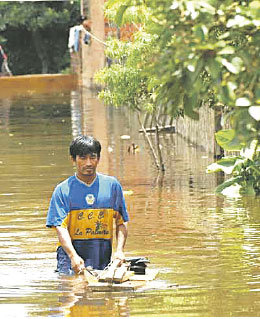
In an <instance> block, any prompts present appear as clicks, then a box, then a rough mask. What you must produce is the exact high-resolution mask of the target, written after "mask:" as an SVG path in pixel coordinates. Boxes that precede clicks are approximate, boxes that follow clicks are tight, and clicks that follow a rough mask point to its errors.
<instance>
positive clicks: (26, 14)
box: [0, 0, 80, 74]
mask: <svg viewBox="0 0 260 319" xmlns="http://www.w3.org/2000/svg"><path fill="white" fill-rule="evenodd" d="M79 9H80V3H79V0H77V1H74V2H73V3H71V2H69V1H65V2H56V1H55V2H51V1H49V2H47V1H46V2H44V1H43V2H21V3H20V2H0V39H5V41H4V48H5V51H6V52H7V54H8V62H9V66H10V68H11V70H12V72H13V74H30V73H41V72H42V71H45V72H48V73H57V72H60V71H61V70H62V69H64V68H66V67H68V66H69V61H70V60H69V53H68V48H67V41H68V32H69V27H71V26H72V25H74V24H75V23H77V20H78V17H79V15H80V12H79Z"/></svg>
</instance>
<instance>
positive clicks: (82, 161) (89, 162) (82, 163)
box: [75, 153, 99, 177]
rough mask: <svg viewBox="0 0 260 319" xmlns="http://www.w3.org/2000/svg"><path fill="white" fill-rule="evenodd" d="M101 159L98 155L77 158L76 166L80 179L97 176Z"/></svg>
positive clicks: (91, 154) (92, 154)
mask: <svg viewBox="0 0 260 319" xmlns="http://www.w3.org/2000/svg"><path fill="white" fill-rule="evenodd" d="M98 163H99V158H98V156H97V154H96V153H90V154H86V155H83V156H79V155H77V156H76V160H75V164H76V168H77V174H78V176H79V177H91V176H95V175H96V169H97V165H98Z"/></svg>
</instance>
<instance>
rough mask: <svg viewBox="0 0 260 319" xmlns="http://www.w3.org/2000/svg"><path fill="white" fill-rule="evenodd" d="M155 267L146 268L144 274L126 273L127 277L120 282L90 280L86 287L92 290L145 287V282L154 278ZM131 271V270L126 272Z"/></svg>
mask: <svg viewBox="0 0 260 319" xmlns="http://www.w3.org/2000/svg"><path fill="white" fill-rule="evenodd" d="M158 272H159V271H158V270H156V269H146V274H145V275H137V274H131V275H130V274H128V275H129V278H127V280H126V281H122V282H114V281H113V282H102V281H99V282H91V283H89V284H88V287H89V288H90V289H91V290H92V291H102V292H107V291H135V290H137V289H139V288H142V287H145V285H146V284H147V282H149V281H151V280H154V279H155V278H156V276H157V274H158ZM128 273H132V272H128Z"/></svg>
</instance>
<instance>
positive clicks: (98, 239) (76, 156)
mask: <svg viewBox="0 0 260 319" xmlns="http://www.w3.org/2000/svg"><path fill="white" fill-rule="evenodd" d="M100 152H101V145H100V143H99V141H97V140H96V139H95V138H93V137H91V136H78V137H77V138H75V139H74V140H73V141H72V143H71V145H70V155H71V157H72V160H73V163H74V164H75V166H76V174H75V175H74V176H70V177H69V178H68V179H66V180H65V181H63V182H61V183H60V184H59V185H57V186H56V188H55V190H54V192H53V194H52V198H51V201H50V206H49V211H48V215H47V222H46V226H47V227H55V228H56V231H57V235H58V238H59V246H58V248H57V271H58V272H59V273H65V274H73V273H76V274H79V273H81V272H82V271H83V270H84V268H85V267H88V266H91V267H92V268H93V269H101V270H102V269H104V268H105V267H106V266H107V265H108V264H109V262H110V261H111V254H112V236H113V219H115V221H116V237H117V250H116V253H115V255H114V257H115V259H120V260H122V261H123V260H124V258H125V256H124V252H123V248H124V245H125V242H126V238H127V222H128V220H129V217H128V212H127V209H126V205H125V199H124V196H123V192H122V187H121V185H120V183H119V182H118V180H117V179H116V178H115V177H112V176H108V175H103V174H100V173H97V172H96V169H97V165H98V163H99V160H100Z"/></svg>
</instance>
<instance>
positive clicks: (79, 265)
mask: <svg viewBox="0 0 260 319" xmlns="http://www.w3.org/2000/svg"><path fill="white" fill-rule="evenodd" d="M70 260H71V268H72V269H73V270H74V272H75V274H80V273H82V272H83V270H84V269H85V264H84V260H83V259H82V258H81V257H80V256H79V255H73V256H72V257H71V259H70Z"/></svg>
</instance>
